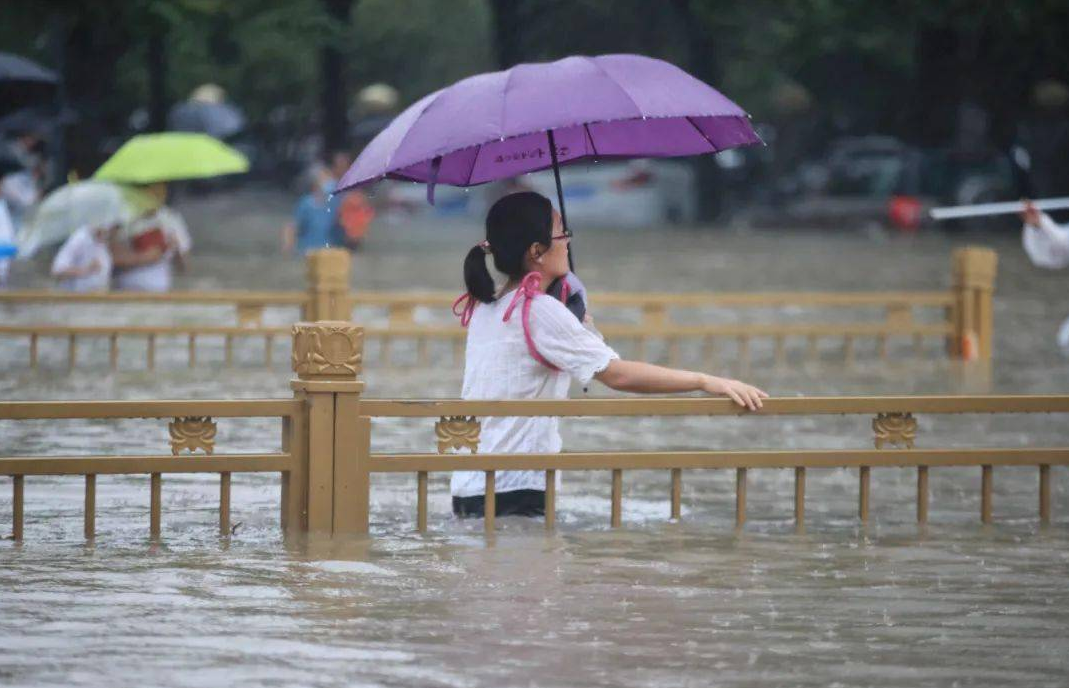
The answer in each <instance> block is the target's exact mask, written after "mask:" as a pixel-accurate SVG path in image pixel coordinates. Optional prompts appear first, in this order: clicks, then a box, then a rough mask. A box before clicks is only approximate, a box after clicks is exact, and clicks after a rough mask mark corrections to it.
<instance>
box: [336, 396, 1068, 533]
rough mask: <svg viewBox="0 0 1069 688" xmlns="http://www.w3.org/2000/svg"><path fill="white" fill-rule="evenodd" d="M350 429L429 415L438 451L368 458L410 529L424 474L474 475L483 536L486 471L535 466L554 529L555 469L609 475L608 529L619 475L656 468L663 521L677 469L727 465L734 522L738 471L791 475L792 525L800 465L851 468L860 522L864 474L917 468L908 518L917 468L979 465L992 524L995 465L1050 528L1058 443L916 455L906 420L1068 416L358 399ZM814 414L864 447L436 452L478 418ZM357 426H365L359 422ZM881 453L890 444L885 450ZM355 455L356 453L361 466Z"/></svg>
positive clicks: (781, 404)
mask: <svg viewBox="0 0 1069 688" xmlns="http://www.w3.org/2000/svg"><path fill="white" fill-rule="evenodd" d="M360 413H361V414H362V415H363V416H364V418H362V419H361V422H370V421H373V420H374V419H375V418H383V417H391V418H392V417H420V418H436V419H438V422H437V424H436V427H435V430H436V434H437V436H438V438H439V452H440V453H439V454H431V453H423V454H369V455H368V456H367V458H366V462H365V465H366V469H365V470H366V471H367V472H369V473H398V472H401V473H415V474H416V475H417V509H416V511H417V518H416V522H417V527H418V528H419V529H420V530H425V529H426V524H427V483H428V480H427V476H428V474H429V473H435V472H446V471H455V470H467V471H485V473H486V483H485V485H486V488H485V489H486V494H487V495H488V497H487V500H486V504H487V506H486V512H487V516H486V528H487V530H492V529H493V527H494V524H493V520H494V515H493V500H492V499H491V498H490V496H491V495H493V494H494V471H499V470H528V471H531V470H538V471H545V473H546V517H545V521H546V527H547V528H552V527H553V525H554V513H555V489H554V485H555V473H556V471H558V470H579V471H610V472H611V476H612V488H611V489H612V497H611V501H612V507H611V516H610V521H611V524H612V526H613V527H619V526H620V525H621V501H622V486H623V471H625V470H666V471H669V472H670V481H671V482H670V488H669V503H670V507H669V512H668V513H669V516H670V517H671V518H676V519H678V518H679V517H680V513H681V507H680V499H681V494H682V489H681V486H682V473H683V470H685V469H686V470H693V469H734V470H735V472H736V510H735V518H736V523H737V525H739V526H741V525H742V524H743V523H744V522H745V520H746V484H747V470H748V469H757V468H793V469H794V477H795V491H794V494H795V502H794V518H795V521H796V523H797V525H798V526H799V527H801V525H802V523H803V522H804V518H805V485H806V470H807V469H808V468H857V469H858V472H859V487H858V518H859V519H860V520H861V521H862V522H866V521H868V518H869V495H870V490H869V486H870V475H871V469H872V468H881V467H915V468H916V469H917V502H916V504H917V520H918V522H920V523H925V522H927V519H928V470H929V468H931V467H950V466H957V467H961V466H974V467H980V468H981V507H980V515H981V520H982V521H983V522H984V523H990V522H991V521H992V487H993V469H994V466H1036V467H1038V471H1039V518H1040V521H1041V522H1043V523H1049V521H1050V467H1051V465H1066V464H1069V447H1050V448H1041V447H1015V448H960V447H954V448H924V449H920V448H916V447H915V446H914V441H915V438H916V434H917V414H929V415H942V414H962V413H979V414H1021V413H1069V395H1051V396H1005V395H1003V396H917V397H807V398H793V399H775V398H773V399H768V400H766V401H765V404H764V408H762V409H761V410H760V411H759V412H756V413H749V412H742V411H740V410H739V408H738V407H737V406H735V405H734V404H733V403H732V402H730V401H728V400H724V399H708V398H704V399H703V398H633V399H581V400H567V401H553V400H539V401H453V400H450V401H394V400H371V399H368V400H364V401H362V402H360ZM741 415H753V416H758V417H765V416H795V415H805V416H817V415H862V416H869V417H871V427H872V434H871V435H870V440H871V441H872V442H873V444H874V448H872V449H806V450H797V449H790V450H767V451H755V450H736V451H668V452H665V451H644V452H634V451H600V452H581V453H567V452H565V453H561V454H522V455H518V454H442V453H441V452H444V451H445V450H447V449H450V448H469V449H474V448H477V446H478V440H479V430H480V423H479V420H478V419H479V418H487V417H503V416H510V417H535V416H561V417H612V416H616V417H619V416H632V417H633V416H657V417H660V416H741ZM365 418H366V419H367V421H365V420H364V419H365ZM890 447H895V448H894V449H891V448H890ZM362 458H363V457H359V458H356V459H355V460H357V461H360V460H361V459H362Z"/></svg>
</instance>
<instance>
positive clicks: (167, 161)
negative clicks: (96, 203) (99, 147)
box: [93, 132, 249, 291]
mask: <svg viewBox="0 0 1069 688" xmlns="http://www.w3.org/2000/svg"><path fill="white" fill-rule="evenodd" d="M248 170H249V161H248V159H247V158H246V157H245V156H244V155H242V154H241V153H240V152H239V151H237V150H235V149H233V148H231V147H230V146H228V145H226V144H225V143H223V142H221V141H219V140H217V139H214V138H212V137H210V136H208V135H206V134H193V133H184V132H167V133H163V134H142V135H139V136H135V137H133V138H132V139H130V140H129V141H127V142H126V143H124V144H123V145H122V147H121V148H119V150H117V151H116V152H115V154H114V155H112V156H111V157H110V158H108V160H107V161H105V162H104V164H103V165H101V166H100V169H99V170H97V171H96V172H95V173H94V174H93V179H96V180H103V181H110V182H114V183H117V184H127V185H135V186H138V187H140V188H141V189H142V190H144V191H145V192H146V193H148V194H150V195H153V196H155V198H156V201H157V206H158V207H157V209H156V210H155V211H154V212H152V213H149V214H147V215H145V216H143V217H141V218H139V219H137V220H135V221H134V222H133V223H132V224H131V225H130V226H129V227H128V228H127V232H126V235H127V236H132V239H129V240H127V239H126V238H125V237H116V238H115V239H113V240H112V242H111V254H112V259H113V261H114V264H115V268H116V274H115V286H116V287H117V288H119V289H132V290H138V291H167V290H169V289H170V288H171V279H172V267H171V264H172V262H176V263H177V264H178V266H179V268H184V267H185V263H186V260H187V256H188V254H189V250H190V248H191V246H192V242H191V240H190V236H189V230H188V229H187V228H186V223H185V221H184V220H182V217H181V215H179V214H178V213H177V212H175V211H174V210H171V209H170V208H167V207H166V206H164V203H165V202H166V200H167V183H168V182H172V181H178V180H183V179H205V178H208V177H217V176H220V175H227V174H241V173H244V172H248Z"/></svg>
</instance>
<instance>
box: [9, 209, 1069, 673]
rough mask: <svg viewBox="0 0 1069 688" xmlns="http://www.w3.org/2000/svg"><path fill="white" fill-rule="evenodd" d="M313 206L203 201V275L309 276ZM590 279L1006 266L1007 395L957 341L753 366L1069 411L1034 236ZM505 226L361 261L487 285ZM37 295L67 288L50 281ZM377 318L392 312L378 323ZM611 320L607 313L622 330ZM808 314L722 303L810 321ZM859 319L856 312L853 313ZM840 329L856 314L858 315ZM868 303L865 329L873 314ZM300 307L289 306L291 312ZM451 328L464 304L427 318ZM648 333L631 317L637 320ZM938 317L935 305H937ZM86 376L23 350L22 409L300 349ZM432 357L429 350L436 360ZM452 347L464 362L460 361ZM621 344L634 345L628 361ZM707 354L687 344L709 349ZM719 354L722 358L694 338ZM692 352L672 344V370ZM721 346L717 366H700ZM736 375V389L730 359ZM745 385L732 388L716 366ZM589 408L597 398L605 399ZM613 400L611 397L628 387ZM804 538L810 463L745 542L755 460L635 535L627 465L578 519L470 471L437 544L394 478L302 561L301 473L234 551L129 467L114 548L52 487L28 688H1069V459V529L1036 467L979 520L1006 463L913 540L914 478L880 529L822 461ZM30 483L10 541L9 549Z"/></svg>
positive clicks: (377, 392) (250, 503) (85, 318)
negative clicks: (499, 493) (469, 268)
mask: <svg viewBox="0 0 1069 688" xmlns="http://www.w3.org/2000/svg"><path fill="white" fill-rule="evenodd" d="M287 203H288V199H287V198H286V197H285V196H283V195H279V194H267V193H262V192H257V193H239V194H234V195H229V196H227V195H222V196H211V197H207V198H187V199H185V200H184V201H182V202H181V207H182V208H183V209H184V210H185V212H186V214H187V217H188V218H189V220H190V222H191V225H192V226H193V229H194V237H195V240H196V242H197V249H196V250H197V255H196V256H195V261H194V263H193V266H192V270H191V272H190V273H189V274H187V275H184V276H182V277H181V278H180V280H179V286H181V287H182V288H203V289H215V288H248V289H299V288H301V285H302V279H303V278H302V273H303V266H302V265H301V264H300V262H299V261H293V260H288V259H285V258H282V257H280V256H278V255H276V254H275V245H276V237H277V229H278V226H279V224H280V223H281V222H282V221H283V218H284V215H285V212H286V205H287ZM576 233H577V238H576V240H575V244H574V245H575V249H576V255H577V258H578V260H579V267H580V271H581V274H582V276H583V278H584V279H585V280H586V281H587V284H588V286H589V288H590V289H591V290H593V291H596V290H620V289H627V290H642V289H651V290H658V291H662V290H671V291H741V290H757V291H760V290H867V289H880V290H884V289H886V290H892V289H893V290H900V289H941V288H945V287H946V286H948V283H949V268H948V263H949V256H950V252H951V250H952V249H953V248H954V247H955V246H957V245H961V244H963V243H965V242H967V241H972V242H981V243H984V244H986V245H990V246H993V247H995V248H997V249H998V250H999V256H1000V265H999V277H998V287H997V295H996V298H995V323H996V341H995V349H996V358H995V361H994V366H993V371H992V375H991V379H990V381H985V380H983V379H981V378H978V377H977V376H975V375H972V374H971V373H969V372H968V371H962V370H961V369H960V368H959V367H957V366H955V365H953V364H951V363H948V362H946V361H944V360H942V358H941V356H940V355H939V346H940V345H939V343H938V342H929V343H928V344H927V345H926V348H925V352H924V356H923V357H922V358H921V359H919V360H918V359H915V358H913V357H912V355H911V352H910V349H911V346H910V345H909V343H903V345H902V346H901V347H897V348H896V347H892V351H891V360H890V361H889V362H881V361H880V360H879V359H878V358H877V357H876V355H875V346H874V345H873V346H872V347H871V349H869V348H866V346H865V345H860V344H859V346H858V352H857V361H856V363H855V364H854V365H853V366H852V367H850V368H847V367H846V366H844V364H843V362H842V358H841V352H840V351H839V348H838V346H837V345H836V344H835V343H832V342H829V343H827V345H824V346H822V348H821V352H820V360H818V361H816V362H807V361H805V360H803V359H804V356H803V355H802V347H803V345H799V346H798V347H797V348H792V349H790V350H789V353H790V355H789V358H788V364H787V365H786V366H783V367H776V366H774V365H772V363H771V353H770V352H771V347H770V346H768V347H766V348H762V346H755V348H754V356H755V359H754V364H753V365H752V367H751V372H750V378H751V379H752V380H753V381H754V382H755V383H757V384H760V385H761V386H763V387H765V388H766V389H767V390H768V391H769V392H771V393H772V394H774V395H779V396H792V395H818V394H859V395H860V394H894V393H917V394H928V393H960V392H966V391H987V390H991V391H994V392H1006V393H1064V392H1066V391H1069V359H1066V358H1064V357H1063V356H1062V355H1061V354H1060V353H1059V352H1058V351H1057V350H1056V348H1055V345H1054V341H1053V339H1054V332H1055V330H1056V328H1057V325H1058V323H1059V322H1060V321H1061V319H1062V318H1063V317H1065V316H1066V315H1069V299H1067V298H1066V297H1065V294H1066V289H1065V286H1066V280H1065V275H1064V274H1058V273H1051V272H1044V271H1040V270H1038V269H1035V268H1033V267H1031V266H1030V265H1029V264H1028V263H1027V260H1026V259H1025V258H1024V256H1023V255H1022V253H1021V250H1020V247H1019V244H1018V243H1017V238H1016V237H1015V236H1012V235H1010V236H1001V237H1000V236H981V237H961V236H950V237H948V236H945V235H938V234H931V235H928V236H922V237H916V238H912V239H910V238H902V237H879V236H872V235H870V234H862V233H854V232H849V231H840V232H814V231H803V230H792V231H780V232H772V231H761V232H744V231H737V230H731V229H720V230H716V231H713V230H708V229H706V230H696V229H673V230H665V229H657V230H652V229H651V230H648V231H630V230H629V231H626V232H624V231H616V230H613V229H611V228H576ZM478 235H479V228H478V227H477V226H475V225H472V224H466V223H464V222H463V221H449V222H441V223H432V222H426V221H419V222H398V223H396V224H394V225H390V226H385V225H379V226H377V227H376V228H375V231H374V235H373V236H372V238H371V240H370V241H369V242H368V245H367V246H366V249H365V250H364V251H363V252H362V253H361V254H359V255H357V256H356V260H355V265H354V284H355V285H356V286H358V287H359V288H362V289H409V288H433V289H458V288H459V271H460V270H459V266H460V262H461V260H462V256H463V253H464V251H465V249H466V247H468V246H470V245H471V244H472V243H474V242H475V241H476V240H477V239H478V238H479V236H478ZM39 269H40V265H39V264H38V265H30V266H19V268H18V270H17V271H16V273H15V274H16V277H17V278H18V279H20V280H23V281H24V282H27V283H31V284H42V283H43V281H42V278H41V277H40V275H39V274H38V273H36V272H34V270H39ZM358 315H359V317H360V318H364V319H366V320H367V321H369V322H372V321H376V319H379V320H381V319H382V318H383V315H384V314H382V313H378V312H374V311H368V312H366V313H360V314H358ZM595 315H598V314H596V313H595ZM802 315H803V314H800V313H798V312H794V311H790V310H779V311H769V312H764V313H757V314H748V315H740V314H739V313H738V312H734V311H723V312H718V311H709V312H706V313H702V314H700V315H699V316H698V317H703V318H708V319H710V320H727V319H732V318H745V317H749V318H753V319H758V320H759V319H765V320H767V319H769V318H784V319H790V318H799V317H802ZM824 315H826V316H827V317H833V316H834V315H835V314H832V313H827V314H824ZM840 315H841V314H840ZM860 315H861V316H864V315H865V314H864V313H862V314H860ZM0 317H2V319H3V320H4V321H6V322H43V321H50V322H64V321H69V322H83V323H99V322H161V323H163V322H220V323H225V322H231V321H232V319H233V313H232V312H231V311H229V310H227V309H221V308H214V307H208V306H190V307H181V308H174V309H160V308H152V307H131V308H127V307H123V308H116V307H114V306H104V305H89V306H78V307H76V308H74V307H64V306H58V307H49V308H44V307H19V308H11V307H6V306H0ZM293 317H294V314H293V313H291V312H287V311H285V310H284V309H280V310H278V311H274V312H269V313H268V319H269V321H270V322H275V323H278V324H286V323H288V322H289V321H291V320H292V318H293ZM417 317H418V318H420V319H423V320H425V321H435V320H439V319H441V317H442V316H441V315H440V314H436V313H418V314H417ZM605 317H607V318H610V319H611V318H613V317H620V318H626V317H627V315H626V314H606V316H605ZM933 317H934V316H933ZM83 346H84V350H82V351H80V353H79V356H80V360H81V361H82V364H81V365H79V367H78V368H77V369H76V370H75V371H74V372H73V373H72V374H68V373H67V372H66V370H65V368H64V365H63V361H64V356H65V343H64V342H54V343H48V344H43V345H42V350H41V359H42V368H41V369H40V370H38V371H36V372H30V371H28V370H26V369H25V343H24V342H16V341H13V340H6V341H0V365H2V371H3V372H2V373H0V398H4V399H87V398H88V399H148V398H244V397H284V396H288V395H289V394H290V392H289V389H288V379H289V373H288V371H287V369H286V367H285V365H286V356H285V354H286V346H287V343H286V342H279V344H278V351H277V352H276V356H275V359H276V361H277V362H278V363H277V365H276V366H275V367H274V368H272V369H265V368H263V367H262V366H258V365H256V364H255V361H256V360H257V358H258V356H259V355H260V349H259V347H260V346H261V344H260V343H259V342H257V343H255V344H253V343H249V344H248V346H247V347H246V346H245V345H241V346H239V347H238V350H237V359H238V365H237V366H235V367H234V368H232V369H222V368H221V366H219V365H211V361H213V360H214V361H217V362H218V361H221V360H222V352H221V349H222V347H221V345H219V344H212V343H210V342H207V341H206V342H205V343H204V344H203V345H202V347H203V349H202V351H201V352H199V353H198V359H199V360H201V361H205V362H207V363H206V364H204V365H202V366H201V367H198V368H196V369H193V370H189V369H187V368H186V367H185V358H184V356H185V348H184V343H183V342H174V343H172V344H171V345H165V344H161V349H160V353H159V358H158V366H159V369H158V370H157V371H156V373H153V374H150V373H148V372H146V371H144V370H142V368H143V366H144V360H143V356H144V354H143V350H142V348H141V346H142V345H139V344H137V343H133V342H131V343H127V342H124V343H123V345H122V349H121V356H120V361H121V365H120V370H119V371H118V372H115V373H111V372H110V371H109V370H108V368H107V350H106V343H105V342H98V343H93V342H86V343H85V344H84V345H83ZM405 346H406V345H404V344H402V345H401V350H400V352H399V354H398V355H399V357H401V358H402V359H403V357H404V356H405V355H406V352H407V353H411V351H410V349H409V350H406V349H405V348H404V347H405ZM440 353H442V354H444V353H445V351H444V350H443V351H441V352H440ZM621 353H625V354H626V353H627V349H626V347H621ZM685 353H686V352H685ZM692 353H693V352H692ZM661 354H663V351H659V350H657V349H652V350H651V355H652V356H659V355H661ZM369 357H370V359H371V360H370V362H369V364H368V366H367V370H366V372H365V375H364V377H365V379H366V380H367V383H368V391H367V394H368V395H369V396H374V397H387V398H398V397H449V396H455V395H456V393H457V391H458V389H459V383H460V370H459V368H458V367H456V366H452V365H448V364H442V365H440V366H438V367H435V368H434V369H433V370H418V369H405V368H398V369H392V370H384V369H382V368H380V367H376V366H375V363H374V351H373V350H372V351H369ZM689 360H692V361H693V360H694V359H689ZM715 365H716V366H717V368H716V369H717V370H725V371H727V372H730V373H732V374H738V373H739V371H738V370H737V369H736V367H735V366H734V365H733V360H732V350H731V347H730V346H729V347H726V348H725V349H724V350H723V351H721V352H720V358H719V359H718V360H717V362H716V363H715ZM714 372H715V371H714ZM574 393H575V394H576V395H581V394H582V392H581V390H575V391H574ZM606 393H607V392H606V391H605V390H604V389H598V388H596V387H595V388H593V389H591V391H590V394H591V395H595V396H597V395H605V394H606ZM868 424H869V419H868V418H865V417H845V418H838V417H835V418H805V417H787V418H755V419H728V418H714V419H709V418H668V419H655V418H648V419H647V418H643V419H631V420H624V419H617V420H612V419H589V420H583V421H568V422H565V424H564V435H565V445H566V447H567V448H568V449H571V450H583V449H599V450H604V449H612V448H617V449H621V450H626V449H655V448H657V449H686V448H742V447H753V448H839V447H862V446H866V445H868V443H869V442H870V441H871V438H870V437H871V429H870V428H869V427H868ZM278 437H279V430H278V422H277V421H268V420H257V419H251V420H245V419H237V420H226V421H221V422H220V425H219V435H218V438H217V448H218V450H219V451H257V450H270V451H273V450H277V449H278V446H279V441H278ZM1067 438H1069V433H1067V431H1066V424H1065V419H1064V418H1063V417H1059V416H1021V417H997V418H989V417H982V416H971V415H970V416H958V417H925V416H922V417H921V418H920V436H919V440H918V442H919V443H920V444H923V445H927V446H969V445H972V446H1056V445H1061V446H1064V445H1065V442H1066V439H1067ZM166 440H167V436H166V425H165V423H164V422H163V421H137V420H130V421H116V422H103V421H47V422H46V421H25V422H12V421H0V450H2V451H0V453H3V454H7V455H12V454H15V455H21V454H46V453H53V454H82V453H99V452H114V453H138V452H148V453H159V452H161V451H166ZM373 441H374V447H373V448H374V449H375V450H376V451H393V450H398V451H429V450H431V449H432V441H433V421H432V420H429V419H428V420H389V419H386V420H382V421H376V426H375V429H374V431H373ZM809 473H810V476H809V480H808V485H807V495H806V499H807V524H806V529H805V532H804V533H802V534H797V533H795V532H794V524H793V522H792V520H791V517H792V500H793V473H792V472H790V471H778V470H765V471H751V476H750V486H749V500H748V503H749V512H748V522H747V525H746V528H745V529H744V530H743V531H742V532H735V530H734V474H733V472H728V471H689V472H686V473H685V474H684V491H683V518H682V520H681V521H680V522H678V523H671V522H669V521H668V519H667V515H668V489H669V476H668V474H667V473H666V472H655V471H633V472H626V473H625V474H624V506H623V521H624V528H623V529H621V530H618V531H613V530H610V529H609V528H608V521H609V487H610V481H609V476H608V475H607V474H604V473H595V472H591V473H566V474H565V476H564V487H563V489H562V490H561V492H560V494H559V499H558V504H559V507H558V508H559V514H558V528H557V531H556V532H555V533H554V534H552V535H546V534H545V533H544V532H543V529H542V524H541V522H538V521H528V520H523V519H515V518H503V519H499V524H498V525H499V530H498V533H497V535H496V536H495V537H494V538H493V539H492V540H489V541H488V540H487V539H485V538H484V537H483V533H482V524H481V522H480V521H457V520H454V519H453V518H452V517H451V516H450V515H449V498H448V486H447V476H433V477H432V480H431V502H430V504H431V529H430V532H429V533H428V534H427V535H425V536H419V535H417V534H415V533H413V529H414V525H415V478H414V476H407V475H398V476H385V477H376V478H375V479H374V481H373V488H372V531H373V537H372V539H370V540H367V541H342V542H334V543H328V542H305V543H297V544H295V545H291V546H287V545H285V544H284V543H283V542H282V539H281V536H280V532H279V529H278V524H277V521H278V498H279V485H278V480H277V478H274V477H269V476H255V475H253V476H248V475H245V476H243V475H236V476H235V477H234V481H233V482H234V487H233V497H232V517H231V518H232V522H233V523H235V524H238V525H237V529H236V532H235V533H234V534H233V536H232V537H231V538H229V540H228V541H221V540H220V539H219V538H218V535H217V533H216V525H215V523H216V521H215V519H216V516H215V513H216V512H215V509H216V505H217V497H218V483H217V478H215V477H213V476H200V475H191V476H165V479H164V488H163V496H164V501H163V509H164V515H163V538H162V541H161V542H160V543H158V544H153V543H150V542H149V541H148V537H147V535H148V480H147V478H141V477H111V476H103V477H100V478H98V495H97V514H98V516H97V531H98V534H97V539H96V542H95V543H94V544H93V545H91V546H89V545H86V544H85V543H84V542H83V541H82V539H81V508H82V481H81V479H80V478H77V477H72V478H27V480H26V537H25V542H24V543H23V544H22V545H21V546H17V545H15V544H14V543H13V542H11V541H9V540H4V541H0V643H2V646H3V648H4V651H3V652H2V653H0V685H12V686H22V685H25V686H101V685H109V686H115V687H118V686H143V685H159V686H261V685H263V686H298V685H300V686H353V685H382V686H413V685H420V686H498V685H530V686H691V685H693V686H698V685H701V686H705V685H728V686H749V685H763V686H764V685H769V686H777V685H782V686H788V685H789V686H797V685H812V686H828V685H840V686H868V685H881V686H886V685H893V686H932V685H940V686H942V685H963V686H964V685H989V686H1007V685H1014V686H1037V685H1049V686H1061V685H1065V684H1066V682H1067V680H1069V679H1067V678H1066V677H1067V676H1069V659H1067V657H1069V640H1067V638H1069V611H1067V610H1069V584H1067V582H1066V580H1067V574H1069V517H1067V516H1066V514H1069V475H1067V473H1069V472H1067V471H1065V470H1064V469H1062V468H1055V469H1054V470H1053V494H1054V523H1053V524H1052V526H1051V527H1050V528H1047V529H1040V528H1039V527H1038V525H1037V519H1036V472H1035V470H1034V469H998V470H996V473H995V493H994V504H995V524H994V525H993V526H990V527H982V526H981V525H980V523H979V488H980V471H979V469H978V468H977V469H941V470H933V471H932V477H931V492H932V495H931V511H930V515H929V518H930V522H931V525H929V526H928V527H927V528H926V529H924V530H921V529H918V527H917V526H916V524H915V522H914V498H915V473H914V472H912V471H908V470H899V469H879V470H874V471H873V478H872V523H871V524H870V525H869V526H868V527H867V528H861V527H860V526H859V525H858V523H857V521H856V518H855V512H856V500H857V473H856V471H851V470H811V471H810V472H809ZM8 485H10V482H9V481H8V479H6V478H5V479H0V490H2V492H0V533H2V534H8V533H10V523H11V498H10V494H11V493H10V490H9V487H8Z"/></svg>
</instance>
